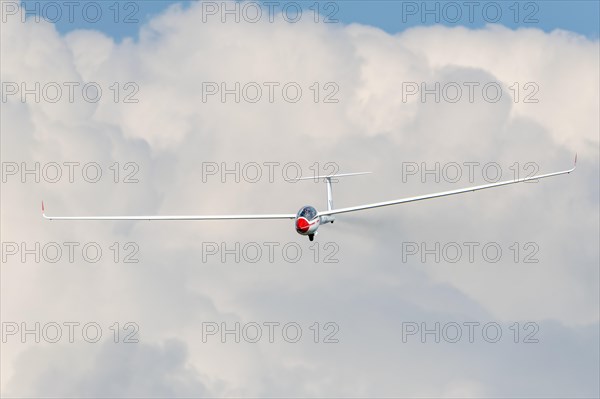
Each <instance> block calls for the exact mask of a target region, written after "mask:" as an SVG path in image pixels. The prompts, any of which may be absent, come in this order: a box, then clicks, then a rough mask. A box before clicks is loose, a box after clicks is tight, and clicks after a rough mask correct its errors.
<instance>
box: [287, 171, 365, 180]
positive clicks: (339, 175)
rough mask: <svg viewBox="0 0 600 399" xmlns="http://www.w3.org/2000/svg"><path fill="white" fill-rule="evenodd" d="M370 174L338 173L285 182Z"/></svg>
mask: <svg viewBox="0 0 600 399" xmlns="http://www.w3.org/2000/svg"><path fill="white" fill-rule="evenodd" d="M369 173H372V172H356V173H338V174H335V175H322V176H308V177H298V178H295V179H287V181H296V180H319V179H332V178H334V177H346V176H358V175H368V174H369Z"/></svg>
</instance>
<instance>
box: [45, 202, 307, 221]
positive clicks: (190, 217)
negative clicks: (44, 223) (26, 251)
mask: <svg viewBox="0 0 600 399" xmlns="http://www.w3.org/2000/svg"><path fill="white" fill-rule="evenodd" d="M42 216H43V217H44V218H46V219H49V220H242V219H254V220H256V219H294V218H295V217H296V215H295V214H293V213H289V214H273V215H206V216H203V215H188V216H186V215H181V216H48V215H46V213H45V211H44V203H43V202H42Z"/></svg>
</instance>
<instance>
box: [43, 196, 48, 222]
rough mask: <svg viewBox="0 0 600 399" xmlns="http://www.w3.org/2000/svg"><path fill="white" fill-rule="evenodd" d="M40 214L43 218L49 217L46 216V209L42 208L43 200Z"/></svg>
mask: <svg viewBox="0 0 600 399" xmlns="http://www.w3.org/2000/svg"><path fill="white" fill-rule="evenodd" d="M42 216H43V217H44V219H49V217H48V216H46V209H45V208H44V200H42Z"/></svg>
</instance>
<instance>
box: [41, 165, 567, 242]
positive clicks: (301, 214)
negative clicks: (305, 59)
mask: <svg viewBox="0 0 600 399" xmlns="http://www.w3.org/2000/svg"><path fill="white" fill-rule="evenodd" d="M576 167H577V156H575V163H574V165H573V167H572V168H571V169H568V170H563V171H560V172H553V173H547V174H543V175H537V176H530V177H524V178H521V179H514V180H507V181H502V182H496V183H490V184H483V185H480V186H473V187H467V188H461V189H458V190H450V191H442V192H439V193H433V194H426V195H419V196H416V197H409V198H402V199H395V200H391V201H384V202H376V203H373V204H366V205H358V206H351V207H348V208H337V209H336V208H334V207H333V198H332V190H331V179H333V178H338V177H346V176H358V175H364V174H368V173H371V172H359V173H342V174H334V175H328V176H314V177H301V178H298V179H294V180H310V179H315V180H317V179H319V180H320V179H323V180H324V181H325V183H326V185H327V210H326V211H322V212H319V211H317V210H316V209H315V208H314V207H312V206H310V205H306V206H303V207H302V208H300V210H299V211H298V212H297V213H286V214H263V215H260V214H259V215H180V216H48V215H46V213H45V211H44V202H43V201H42V215H43V217H44V218H46V219H49V220H243V219H294V220H295V222H294V225H295V227H296V231H297V232H298V234H300V235H303V236H308V238H309V239H310V241H312V240H313V239H314V236H315V234H316V233H317V229H318V228H319V226H321V225H322V224H327V223H333V222H334V221H335V215H337V214H340V213H347V212H356V211H362V210H366V209H372V208H379V207H383V206H388V205H397V204H405V203H407V202H415V201H422V200H427V199H431V198H439V197H446V196H449V195H455V194H462V193H467V192H471V191H478V190H484V189H488V188H493V187H501V186H506V185H509V184H515V183H523V182H527V181H532V180H538V179H544V178H546V177H552V176H558V175H563V174H567V173H571V172H573V171H574V170H575V168H576Z"/></svg>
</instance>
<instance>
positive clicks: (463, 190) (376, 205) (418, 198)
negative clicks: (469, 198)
mask: <svg viewBox="0 0 600 399" xmlns="http://www.w3.org/2000/svg"><path fill="white" fill-rule="evenodd" d="M576 167H577V155H575V164H574V165H573V168H571V169H569V170H563V171H561V172H554V173H547V174H544V175H538V176H531V177H524V178H521V179H514V180H507V181H502V182H497V183H490V184H484V185H481V186H474V187H467V188H461V189H458V190H451V191H442V192H439V193H434V194H426V195H419V196H416V197H410V198H402V199H397V200H391V201H384V202H376V203H374V204H367V205H358V206H351V207H349V208H339V209H332V210H330V211H324V212H319V216H325V215H335V214H338V213H346V212H354V211H361V210H363V209H371V208H379V207H382V206H388V205H396V204H404V203H407V202H415V201H422V200H426V199H431V198H439V197H446V196H448V195H455V194H462V193H468V192H470V191H478V190H484V189H486V188H492V187H500V186H506V185H508V184H514V183H522V182H526V181H532V180H538V179H544V178H546V177H552V176H558V175H563V174H566V173H571V172H573V171H574V170H575V168H576Z"/></svg>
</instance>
